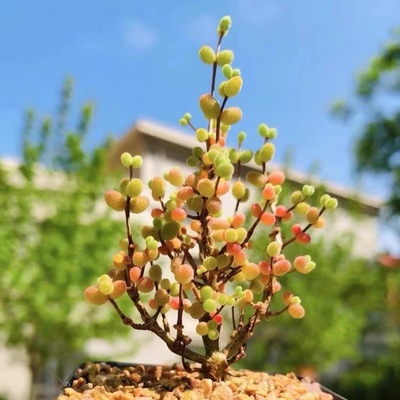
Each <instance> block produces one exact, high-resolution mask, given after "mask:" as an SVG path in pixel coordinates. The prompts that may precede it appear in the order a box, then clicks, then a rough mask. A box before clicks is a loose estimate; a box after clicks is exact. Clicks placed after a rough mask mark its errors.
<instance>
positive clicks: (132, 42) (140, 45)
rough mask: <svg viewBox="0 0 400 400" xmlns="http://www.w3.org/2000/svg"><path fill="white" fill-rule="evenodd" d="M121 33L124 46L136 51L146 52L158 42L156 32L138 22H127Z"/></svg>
mask: <svg viewBox="0 0 400 400" xmlns="http://www.w3.org/2000/svg"><path fill="white" fill-rule="evenodd" d="M123 33H124V39H125V42H126V44H127V45H128V46H131V47H133V48H134V49H136V50H148V49H150V48H152V47H154V46H155V45H156V44H157V41H158V34H157V32H156V30H155V29H152V28H151V27H149V26H148V25H146V24H144V23H143V22H142V21H139V20H130V21H128V22H127V23H126V24H125V29H124V32H123Z"/></svg>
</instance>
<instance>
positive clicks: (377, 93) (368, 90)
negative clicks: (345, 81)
mask: <svg viewBox="0 0 400 400" xmlns="http://www.w3.org/2000/svg"><path fill="white" fill-rule="evenodd" d="M392 36H393V37H392V40H391V41H390V42H389V43H388V44H387V45H386V46H384V47H383V48H382V50H381V51H380V53H379V54H377V55H376V56H375V57H373V58H372V59H371V60H370V62H369V63H368V65H367V66H366V67H365V68H364V69H363V70H362V71H361V72H360V73H359V74H358V76H357V80H356V88H355V92H356V99H357V100H358V102H354V103H353V104H352V102H351V101H350V102H347V101H344V100H337V101H336V102H334V104H333V105H332V112H333V114H334V115H336V116H337V117H340V118H342V119H343V120H345V121H347V120H348V119H349V118H350V117H351V116H353V115H354V114H355V113H356V112H360V113H361V114H362V115H363V117H364V118H365V121H364V123H363V124H362V128H361V132H360V134H359V135H358V137H357V139H356V143H355V161H356V168H357V171H358V172H360V173H368V172H369V173H371V172H372V173H376V174H379V175H383V176H388V177H390V180H391V186H390V187H391V192H390V195H389V199H388V202H387V205H388V211H389V214H390V216H391V217H392V216H394V215H397V216H399V215H400V107H399V103H398V100H399V96H400V30H399V29H397V30H396V29H395V30H393V35H392ZM384 110H388V111H384Z"/></svg>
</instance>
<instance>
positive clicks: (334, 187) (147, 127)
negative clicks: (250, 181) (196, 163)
mask: <svg viewBox="0 0 400 400" xmlns="http://www.w3.org/2000/svg"><path fill="white" fill-rule="evenodd" d="M146 137H147V138H153V139H156V140H157V141H159V142H165V143H166V144H168V146H171V145H172V146H175V147H176V148H182V149H185V150H186V151H190V150H191V149H192V148H193V147H195V146H199V142H198V141H197V140H196V138H195V137H194V136H190V135H188V134H185V133H183V132H182V131H181V130H179V129H176V128H171V127H168V126H166V125H161V124H159V123H155V122H153V121H149V120H145V119H142V120H138V121H136V123H135V124H134V125H133V127H132V128H131V129H129V130H128V131H127V133H126V134H125V135H124V136H123V137H122V138H121V139H119V140H118V141H117V142H116V143H115V145H114V148H113V150H112V152H111V156H110V164H111V167H112V168H118V166H119V165H120V155H121V154H122V153H123V152H124V151H128V152H131V153H132V154H141V153H142V151H143V146H144V139H145V138H146ZM154 143H156V142H154ZM247 165H248V166H249V167H250V168H253V169H255V170H259V166H258V165H256V164H255V163H254V162H253V161H252V162H251V163H249V164H247ZM271 166H272V167H273V169H278V168H279V167H280V166H279V164H273V165H271ZM285 170H286V171H287V172H286V175H287V179H288V180H291V181H292V182H296V183H298V184H301V185H304V184H310V182H311V183H312V184H313V185H315V186H324V188H325V190H326V191H327V192H328V193H329V194H331V195H333V196H335V197H337V198H338V200H339V201H340V200H346V201H349V200H350V201H354V202H357V203H358V204H360V205H361V206H362V208H363V210H364V211H365V212H367V213H368V214H371V215H377V214H378V213H379V210H380V208H381V207H382V205H383V201H382V200H380V199H377V198H374V197H371V196H367V195H364V194H360V193H358V192H356V191H355V190H354V189H349V188H346V187H343V186H341V185H338V184H335V183H332V182H325V181H324V182H323V181H317V180H316V179H315V178H313V177H310V176H309V175H307V174H304V173H301V172H299V171H295V170H293V169H290V168H289V169H286V168H285Z"/></svg>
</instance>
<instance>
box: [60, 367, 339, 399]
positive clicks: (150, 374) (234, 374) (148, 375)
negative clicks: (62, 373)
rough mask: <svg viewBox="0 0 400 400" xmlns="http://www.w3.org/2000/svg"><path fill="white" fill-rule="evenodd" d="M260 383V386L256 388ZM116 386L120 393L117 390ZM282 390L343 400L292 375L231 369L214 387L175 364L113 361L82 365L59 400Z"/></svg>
mask: <svg viewBox="0 0 400 400" xmlns="http://www.w3.org/2000/svg"><path fill="white" fill-rule="evenodd" d="M243 379H244V380H243ZM245 379H247V381H246V380H245ZM260 379H261V381H260V383H258V384H257V382H258V381H259V380H260ZM227 381H229V383H228V384H226V382H227ZM121 386H123V387H125V388H124V389H122V388H121ZM128 387H129V389H128ZM271 387H274V388H275V389H273V388H272V389H271ZM284 387H285V390H287V393H291V396H292V397H284V398H288V399H289V398H293V399H304V400H312V399H323V400H328V399H331V400H346V399H345V398H344V397H342V396H340V395H338V394H336V393H334V392H332V391H331V390H329V389H327V388H325V387H324V386H322V385H319V384H318V383H312V382H310V381H309V380H308V379H307V378H306V379H302V378H299V377H296V376H295V375H294V374H287V375H281V374H266V373H260V372H251V371H249V370H233V369H231V370H229V378H227V379H226V381H225V382H224V383H221V384H217V385H216V386H215V385H213V384H212V382H211V380H210V379H202V377H201V374H200V373H199V372H194V373H188V372H186V371H185V370H184V369H183V367H182V366H179V365H173V366H156V365H145V364H132V363H124V362H114V361H107V362H102V361H98V362H90V363H83V364H81V365H80V366H79V367H78V368H77V369H76V370H75V371H74V372H73V373H72V374H71V376H70V377H69V378H68V379H67V381H66V383H65V385H64V387H63V388H62V390H61V393H60V396H59V397H58V400H67V399H74V400H76V399H80V398H82V400H84V399H85V400H86V399H118V400H125V399H126V400H130V399H134V398H140V399H142V400H144V399H146V400H150V399H155V400H156V399H166V400H173V399H185V400H202V399H209V398H212V399H218V400H229V399H235V400H250V399H255V398H257V399H258V400H263V399H265V400H272V399H276V398H277V397H276V396H275V395H274V393H276V390H284V389H283V388H284ZM278 388H282V389H278ZM189 390H192V393H190V394H189V392H188V391H189ZM77 392H78V393H82V394H81V395H79V394H77ZM306 392H307V394H306ZM83 393H85V396H84V395H83ZM95 393H97V394H95ZM111 393H114V395H113V394H111ZM124 393H125V394H124ZM128 393H129V394H128ZM211 393H212V397H211ZM280 393H282V392H280ZM107 394H108V396H107ZM255 394H258V397H255ZM329 395H330V396H331V397H329ZM79 396H81V397H79ZM89 396H90V397H89ZM282 398H283V397H282Z"/></svg>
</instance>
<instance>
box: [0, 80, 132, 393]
mask: <svg viewBox="0 0 400 400" xmlns="http://www.w3.org/2000/svg"><path fill="white" fill-rule="evenodd" d="M72 89H73V83H72V81H71V80H70V79H68V80H66V82H65V85H64V86H63V89H62V93H61V101H60V105H59V108H58V111H57V112H56V115H55V116H54V117H53V118H51V117H46V118H44V119H43V120H42V121H41V122H39V124H38V125H39V128H38V130H36V129H35V126H36V124H35V114H34V112H33V111H28V112H27V114H26V118H25V127H24V130H23V146H22V150H23V151H22V161H21V163H20V164H19V166H18V167H17V168H14V169H13V168H11V167H10V166H8V167H7V166H6V165H5V164H4V165H1V164H0V243H1V245H0V265H1V271H2V272H1V274H0V287H1V290H0V340H1V341H2V342H3V343H4V344H5V345H6V346H9V347H12V348H20V349H23V350H25V351H26V354H27V357H28V360H29V368H30V371H31V375H32V389H31V395H30V399H34V398H35V390H34V388H35V385H36V384H37V383H38V380H39V377H40V374H41V372H42V371H43V368H44V366H45V365H46V363H47V362H49V361H50V360H51V361H52V363H53V365H56V366H57V367H56V371H54V375H55V377H56V376H58V377H63V376H64V373H65V371H63V367H64V366H66V365H68V362H71V359H72V360H73V358H74V355H75V356H77V355H78V354H79V356H80V357H82V356H83V354H82V353H81V352H82V349H83V348H84V343H85V342H86V341H87V339H89V338H93V337H111V336H112V335H117V334H120V333H121V334H122V333H123V332H126V331H127V330H123V329H118V327H119V324H115V316H114V312H113V310H111V308H110V312H109V313H108V312H107V310H105V309H102V310H97V309H96V308H94V307H92V306H87V305H86V303H85V302H84V301H83V289H84V288H85V287H86V286H87V285H88V284H90V283H91V282H92V281H93V280H94V279H95V277H96V276H97V275H98V271H99V265H100V264H104V263H107V260H110V266H111V253H112V251H113V250H112V246H113V245H114V244H115V241H116V240H118V239H119V238H120V237H122V236H123V224H121V223H118V222H117V221H115V220H113V219H111V218H108V217H107V218H105V215H106V214H107V211H106V207H104V208H103V207H102V203H103V202H102V192H103V191H104V189H105V186H106V176H108V177H109V178H110V173H109V171H106V161H107V149H108V146H109V144H107V143H105V144H104V145H103V146H101V147H97V148H94V149H93V150H90V149H89V150H86V149H85V148H84V139H85V137H86V135H87V133H88V130H89V125H90V122H91V119H92V114H93V105H92V104H89V103H88V104H85V105H84V106H83V107H82V108H81V111H80V115H79V120H78V125H77V127H76V129H70V128H69V126H68V123H69V121H68V117H69V109H70V104H71V93H72ZM116 325H117V326H116Z"/></svg>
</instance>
